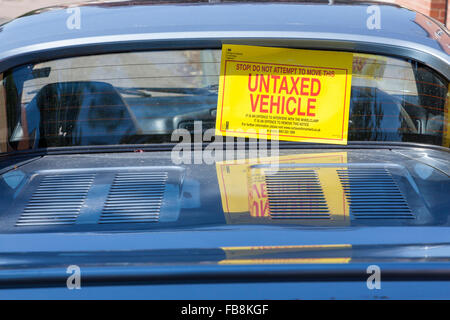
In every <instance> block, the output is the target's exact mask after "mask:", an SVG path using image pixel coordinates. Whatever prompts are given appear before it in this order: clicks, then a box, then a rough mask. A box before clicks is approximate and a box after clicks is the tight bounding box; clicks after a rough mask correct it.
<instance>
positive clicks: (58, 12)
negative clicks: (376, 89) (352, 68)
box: [0, 1, 450, 78]
mask: <svg viewBox="0 0 450 320" xmlns="http://www.w3.org/2000/svg"><path fill="white" fill-rule="evenodd" d="M164 2H165V3H164V4H161V3H158V4H155V3H154V2H152V1H150V2H145V1H144V2H143V1H121V2H109V3H108V2H107V3H90V4H81V5H78V6H76V7H78V8H79V11H77V10H78V9H73V6H59V7H50V8H45V9H41V10H35V11H33V12H30V13H29V14H26V15H24V16H21V17H19V18H16V19H14V20H12V21H10V22H8V23H6V24H3V25H2V26H1V27H0V72H1V71H4V70H5V69H6V68H10V67H12V66H14V65H18V64H23V63H27V62H30V61H35V60H36V59H52V58H58V57H64V56H70V54H72V55H79V54H93V53H102V52H110V51H122V50H134V49H136V46H133V45H132V44H133V43H134V44H135V45H136V44H139V48H140V49H146V47H145V45H143V44H144V43H149V42H152V41H153V42H154V41H159V42H161V41H165V43H166V45H165V47H170V45H167V42H172V43H173V44H174V45H175V43H177V41H182V40H187V41H190V42H191V43H192V41H194V42H195V41H200V42H201V41H205V40H208V41H213V40H214V41H216V42H215V46H218V47H220V46H219V43H218V42H217V41H219V42H227V41H228V42H233V41H234V40H236V41H237V42H239V40H242V39H245V40H247V42H248V41H250V42H253V43H252V44H265V42H264V41H261V40H273V41H275V42H274V43H272V44H271V43H270V41H269V43H268V45H282V46H285V45H289V46H292V43H293V41H303V42H302V43H298V44H296V45H294V46H295V47H308V48H315V47H317V48H323V49H339V50H342V49H343V50H349V51H360V52H368V53H381V54H390V55H398V56H403V57H410V58H413V59H416V60H418V61H420V62H423V63H425V64H428V65H430V66H432V67H434V68H435V69H437V70H439V71H440V72H442V73H443V74H444V75H445V76H446V77H447V78H449V76H450V70H448V68H449V67H448V63H449V58H448V57H449V56H448V53H449V52H450V51H449V48H450V47H449V46H450V43H449V35H448V30H446V29H445V27H443V26H442V25H441V24H439V23H438V22H436V21H434V20H433V19H431V18H428V17H426V16H424V15H422V14H420V13H417V12H415V11H412V10H409V9H406V8H403V7H400V6H397V5H390V4H385V3H376V2H356V3H355V2H352V3H349V2H346V1H308V2H303V1H301V2H296V3H293V2H281V3H280V2H278V3H269V2H264V1H263V2H258V3H254V2H239V3H235V2H225V3H223V2H222V3H204V2H202V1H194V2H186V3H171V1H164ZM211 2H216V1H211ZM329 3H333V4H332V5H329ZM374 6H376V7H374ZM377 10H379V11H377ZM77 12H79V17H80V20H79V25H76V23H75V24H74V21H75V20H73V19H75V15H77ZM378 12H379V18H380V20H379V22H380V23H379V26H378V27H379V28H378V27H373V26H374V25H373V21H374V20H373V15H374V14H377V13H378ZM370 19H372V20H371V21H372V24H371V23H370V22H368V21H369V20H370ZM200 42H196V43H197V46H196V47H202V46H204V45H205V43H200ZM287 42H289V43H287ZM318 42H320V43H318ZM99 44H100V45H101V46H102V47H103V49H99V48H97V49H95V48H94V47H98V46H99ZM210 44H213V43H212V42H211V43H210ZM191 46H192V44H191ZM87 47H90V49H87ZM181 47H182V46H181ZM213 47H214V46H213ZM71 48H72V49H74V50H68V49H71ZM147 49H148V48H147ZM411 50H412V51H414V52H412V51H411ZM63 51H64V52H65V53H64V54H62V52H63ZM57 52H59V54H57ZM27 57H28V58H27ZM443 69H444V70H443Z"/></svg>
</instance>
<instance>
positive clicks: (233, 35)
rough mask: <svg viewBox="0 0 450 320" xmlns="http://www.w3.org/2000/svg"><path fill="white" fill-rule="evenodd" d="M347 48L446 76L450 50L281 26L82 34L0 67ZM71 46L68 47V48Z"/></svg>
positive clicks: (15, 56)
mask: <svg viewBox="0 0 450 320" xmlns="http://www.w3.org/2000/svg"><path fill="white" fill-rule="evenodd" d="M243 41H245V44H252V45H268V46H269V45H276V46H290V47H297V48H311V49H327V50H347V51H358V52H366V53H374V54H386V55H392V56H399V57H403V58H407V59H414V60H417V61H419V62H421V63H423V64H425V65H427V66H429V67H431V68H433V69H435V70H436V71H438V72H440V73H441V74H442V75H444V76H445V77H446V78H447V79H450V67H449V62H450V59H449V55H447V54H445V53H444V52H443V51H440V50H438V49H436V48H432V47H429V46H426V45H422V44H418V43H415V42H410V41H404V40H398V39H393V38H385V37H376V36H361V35H353V34H344V33H316V32H285V31H282V32H281V31H280V32H278V31H267V32H266V31H213V32H210V31H200V32H168V33H142V34H127V35H112V36H99V37H85V38H78V39H67V40H59V41H52V42H45V43H39V44H33V45H29V46H24V47H19V48H16V49H13V50H9V51H6V52H2V53H0V72H3V71H5V70H7V69H9V68H12V67H14V66H17V65H21V64H26V63H30V62H34V61H45V60H51V59H57V58H64V57H71V56H76V55H89V54H101V53H107V52H126V51H132V50H140V51H143V50H149V49H165V48H182V47H184V48H187V47H191V48H211V47H216V48H220V46H221V44H222V43H224V42H226V43H242V42H243ZM68 49H71V50H68Z"/></svg>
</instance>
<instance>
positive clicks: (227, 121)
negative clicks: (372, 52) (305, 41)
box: [216, 45, 353, 144]
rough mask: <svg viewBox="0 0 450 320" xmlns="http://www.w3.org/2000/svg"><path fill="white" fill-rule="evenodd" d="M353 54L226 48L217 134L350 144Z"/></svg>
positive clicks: (251, 47) (223, 60) (223, 52)
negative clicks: (349, 119) (348, 139)
mask: <svg viewBox="0 0 450 320" xmlns="http://www.w3.org/2000/svg"><path fill="white" fill-rule="evenodd" d="M352 59H353V56H352V53H348V52H332V51H316V50H302V49H286V48H267V47H256V46H242V45H223V47H222V61H221V72H220V83H219V97H218V104H217V120H216V134H218V135H227V136H236V137H247V138H263V139H266V138H268V139H279V140H288V141H303V142H315V143H334V144H347V132H348V116H349V107H350V89H351V80H352Z"/></svg>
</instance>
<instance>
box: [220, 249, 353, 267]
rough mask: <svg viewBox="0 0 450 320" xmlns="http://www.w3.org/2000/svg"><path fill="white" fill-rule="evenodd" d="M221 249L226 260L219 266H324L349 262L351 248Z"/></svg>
mask: <svg viewBox="0 0 450 320" xmlns="http://www.w3.org/2000/svg"><path fill="white" fill-rule="evenodd" d="M221 249H222V250H223V251H225V255H226V259H224V260H222V261H219V264H226V265H242V264H306V263H318V264H324V263H348V262H350V260H351V258H350V253H351V249H352V246H351V245H350V244H331V245H291V246H253V247H222V248H221ZM287 256H288V257H287Z"/></svg>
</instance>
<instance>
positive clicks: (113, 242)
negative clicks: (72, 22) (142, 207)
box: [0, 3, 450, 299]
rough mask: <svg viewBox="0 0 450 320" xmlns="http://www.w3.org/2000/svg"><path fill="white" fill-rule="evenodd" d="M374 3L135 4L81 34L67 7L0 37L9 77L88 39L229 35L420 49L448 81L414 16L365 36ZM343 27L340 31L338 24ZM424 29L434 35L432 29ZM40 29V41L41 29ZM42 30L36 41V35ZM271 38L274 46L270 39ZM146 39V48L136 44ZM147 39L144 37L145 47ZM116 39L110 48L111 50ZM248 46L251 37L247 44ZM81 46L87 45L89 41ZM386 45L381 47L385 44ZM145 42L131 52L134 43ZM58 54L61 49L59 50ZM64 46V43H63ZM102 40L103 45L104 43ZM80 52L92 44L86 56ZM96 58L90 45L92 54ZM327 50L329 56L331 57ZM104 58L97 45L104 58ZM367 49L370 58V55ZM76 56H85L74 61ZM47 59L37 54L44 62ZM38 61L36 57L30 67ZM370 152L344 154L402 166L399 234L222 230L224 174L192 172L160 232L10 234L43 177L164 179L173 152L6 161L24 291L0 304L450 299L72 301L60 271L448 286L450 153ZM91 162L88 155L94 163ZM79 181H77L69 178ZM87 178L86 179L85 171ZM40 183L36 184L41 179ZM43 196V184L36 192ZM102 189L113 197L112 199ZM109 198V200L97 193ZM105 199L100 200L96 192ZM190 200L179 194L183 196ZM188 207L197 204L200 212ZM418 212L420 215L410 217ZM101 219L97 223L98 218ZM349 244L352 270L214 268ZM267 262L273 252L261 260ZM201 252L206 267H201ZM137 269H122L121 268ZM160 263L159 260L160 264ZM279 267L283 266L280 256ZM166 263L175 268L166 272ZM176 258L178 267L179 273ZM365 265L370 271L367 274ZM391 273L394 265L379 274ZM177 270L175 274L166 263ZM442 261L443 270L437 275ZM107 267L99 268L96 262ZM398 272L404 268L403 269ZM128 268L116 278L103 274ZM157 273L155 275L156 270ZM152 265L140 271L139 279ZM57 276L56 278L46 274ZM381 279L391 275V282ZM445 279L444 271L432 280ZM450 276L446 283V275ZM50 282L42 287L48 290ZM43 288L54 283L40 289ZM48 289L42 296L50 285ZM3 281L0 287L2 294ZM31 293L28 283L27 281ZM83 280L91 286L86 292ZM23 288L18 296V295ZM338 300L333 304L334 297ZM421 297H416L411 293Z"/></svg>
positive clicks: (95, 11)
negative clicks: (96, 174)
mask: <svg viewBox="0 0 450 320" xmlns="http://www.w3.org/2000/svg"><path fill="white" fill-rule="evenodd" d="M367 7H368V5H367V4H358V5H333V6H327V5H320V6H315V5H306V4H305V5H293V4H258V5H255V4H233V5H231V4H223V5H222V4H221V5H164V6H155V5H151V6H150V5H148V6H147V5H135V6H128V5H127V4H126V3H122V4H117V3H116V4H114V5H110V6H108V5H105V4H95V5H84V6H81V28H80V29H79V30H77V29H75V30H69V29H68V28H66V21H67V18H68V17H69V16H70V13H68V12H66V8H60V9H52V10H48V11H45V12H42V13H39V14H37V13H36V14H30V15H27V16H23V17H20V18H18V19H16V20H13V21H12V22H9V23H7V24H4V25H2V26H1V27H0V69H1V68H7V67H8V68H9V67H11V66H13V65H14V64H16V63H19V62H18V61H21V63H24V61H25V62H26V61H27V60H28V59H31V57H25V58H23V60H15V59H16V58H17V57H19V56H21V55H24V56H25V55H26V54H27V53H29V52H34V53H37V54H40V53H42V52H46V51H49V50H50V49H49V47H51V46H52V45H53V49H52V50H56V51H57V50H59V51H61V52H63V51H65V52H66V54H67V51H68V50H67V48H71V46H77V42H79V41H81V40H82V39H83V38H90V39H91V40H90V41H91V42H90V44H91V45H92V44H95V43H109V42H111V41H118V42H117V43H115V45H116V47H117V46H118V43H119V42H120V41H125V40H124V39H125V38H127V37H128V38H130V39H131V40H130V39H128V40H126V41H131V42H132V41H133V40H132V39H133V37H134V39H138V40H139V41H143V40H145V39H147V38H146V37H153V38H157V39H160V40H161V39H166V40H168V39H169V40H170V39H171V38H177V39H184V40H187V41H189V39H190V38H189V34H191V35H196V36H195V37H196V39H201V38H202V37H203V38H208V37H210V38H217V37H219V38H220V35H221V34H222V35H223V36H224V37H223V38H230V37H231V36H230V35H231V34H233V33H235V34H240V35H244V33H247V36H246V37H247V38H251V37H253V38H254V37H255V35H257V36H256V37H259V38H261V39H263V38H264V37H266V36H268V37H273V38H280V37H281V38H282V36H280V35H282V34H285V35H287V37H293V36H294V34H296V32H297V36H300V35H301V36H303V37H304V39H308V37H310V38H313V39H314V38H315V37H318V38H320V39H322V40H326V39H328V40H330V41H332V40H333V39H337V40H339V41H341V44H342V42H345V39H346V38H352V37H359V38H353V39H359V40H358V41H359V46H360V47H357V46H354V45H353V44H352V43H350V44H349V45H348V47H347V48H348V50H356V49H357V48H361V46H363V45H364V40H363V39H366V41H369V42H373V43H383V42H384V41H385V40H386V39H388V41H389V42H392V43H400V42H401V43H402V44H411V45H413V46H414V44H415V45H416V46H418V48H419V49H420V51H421V52H422V53H423V55H422V56H420V55H418V56H417V57H423V62H424V63H426V62H427V58H426V57H427V55H426V54H425V52H429V53H430V56H431V55H432V56H434V57H435V58H436V59H438V60H440V61H443V63H444V65H445V63H447V64H446V65H445V66H447V70H438V71H440V72H442V73H443V74H445V75H448V74H450V71H449V70H448V55H447V54H446V53H445V51H444V50H443V48H442V47H441V46H440V45H439V43H438V41H436V40H434V39H432V38H430V37H429V35H428V34H427V32H426V31H425V30H424V29H423V28H422V27H421V26H420V25H418V24H417V23H415V22H414V21H413V20H414V19H415V17H416V13H415V12H413V11H410V10H407V9H404V8H400V7H397V6H392V5H380V8H381V16H382V29H380V30H369V29H367V28H366V19H367V16H368V14H367V11H366V10H367ZM339 21H342V23H337V22H339ZM429 22H430V23H431V24H433V25H435V26H436V27H437V28H440V26H439V25H438V24H437V23H435V22H434V21H433V20H429ZM37 26H39V28H37ZM37 29H38V30H39V31H38V32H37V31H36V30H37ZM271 32H273V33H271ZM139 35H141V36H142V37H141V36H139ZM144 35H145V36H144ZM116 36H122V37H124V38H122V39H121V40H120V41H119V40H118V39H115V40H111V39H112V38H106V40H105V38H102V37H116ZM244 38H245V37H244ZM80 39H81V40H80ZM383 39H384V40H383ZM138 40H136V41H138ZM55 41H56V42H55ZM57 41H63V42H57ZM96 41H97V42H96ZM83 45H86V43H85V44H83ZM86 46H87V45H86ZM331 46H332V45H330V47H331ZM98 47H100V46H98ZM372 50H374V49H373V48H372ZM68 54H69V55H70V54H73V55H76V54H77V52H75V51H74V52H72V53H70V52H69V53H68ZM38 56H39V55H38ZM33 59H36V56H34V57H33ZM391 149H392V150H389V149H387V148H380V149H376V148H374V147H372V149H371V150H370V151H369V152H368V151H367V150H357V149H356V150H350V149H349V150H348V162H349V163H351V164H361V163H366V164H367V163H370V164H374V163H378V164H380V163H384V164H386V166H391V167H398V168H399V169H398V171H399V172H400V173H399V174H398V175H397V176H396V181H397V182H398V183H399V184H400V185H401V186H402V188H403V191H405V195H406V197H407V198H408V199H409V200H410V201H411V203H417V204H420V205H421V206H422V207H421V208H420V209H421V210H418V212H416V213H417V215H418V217H419V218H420V219H416V220H413V221H403V222H398V221H397V222H392V221H376V222H367V223H362V222H352V224H350V225H349V226H345V227H313V226H302V225H301V223H299V224H290V225H283V224H280V225H271V224H264V225H263V224H259V223H257V222H255V223H246V224H242V225H227V224H226V221H225V218H224V213H223V210H222V205H221V199H220V192H219V187H218V183H217V178H216V167H215V165H214V164H213V165H191V166H185V169H186V177H185V178H184V181H183V188H182V189H181V190H182V191H184V192H186V191H189V193H190V195H191V198H190V199H182V200H181V201H182V205H181V206H180V207H181V211H180V220H179V221H178V222H176V223H172V224H171V223H167V224H166V225H164V224H163V223H161V224H160V225H151V224H143V225H138V226H136V225H130V226H128V227H124V226H123V225H119V226H115V227H114V226H113V227H110V226H108V227H101V226H98V225H95V224H93V225H89V224H86V225H76V226H70V227H61V228H58V227H56V228H55V227H43V228H37V227H28V228H23V229H18V228H16V227H15V226H14V224H15V222H16V221H17V217H18V214H19V213H20V210H21V209H23V206H24V205H25V203H26V202H27V200H28V199H29V196H30V194H31V193H32V190H33V188H34V187H35V186H36V181H37V180H36V179H37V177H39V174H42V173H43V172H48V171H49V170H52V172H56V173H58V172H62V171H64V172H67V171H70V172H75V173H76V172H80V170H81V171H82V170H83V169H85V170H91V171H96V170H101V169H102V168H119V167H120V168H131V167H139V166H141V167H144V166H148V167H156V168H157V167H159V166H164V165H167V163H168V161H170V153H169V152H167V153H163V152H160V153H158V154H157V155H155V154H154V153H143V154H135V153H111V154H106V155H105V154H97V155H82V154H81V155H49V156H44V157H41V158H39V157H36V158H35V159H32V160H30V161H29V162H27V163H22V164H21V165H20V168H19V169H16V170H15V167H14V166H15V165H19V164H20V163H18V161H19V160H16V158H6V159H2V160H1V162H0V174H1V175H2V176H1V179H0V189H1V190H2V194H1V197H0V212H1V214H2V217H1V218H2V219H1V220H0V287H1V285H4V284H5V283H6V282H7V281H12V280H14V279H16V280H17V279H18V280H21V281H24V283H25V286H26V287H27V286H28V288H22V289H9V290H0V298H5V299H10V298H13V299H14V298H67V299H71V298H76V299H77V298H85V299H86V298H88V299H90V298H143V297H145V298H162V299H164V298H165V299H167V298H176V299H178V298H190V299H204V298H217V299H230V298H232V299H244V298H246V299H248V298H252V299H269V298H270V299H283V298H284V299H294V298H310V299H315V298H325V299H332V298H361V299H384V298H391V299H396V298H403V299H405V298H406V299H414V298H450V294H449V292H450V289H449V288H450V284H449V281H447V280H448V279H447V280H446V281H443V278H440V279H438V280H436V281H434V280H432V279H431V278H427V279H428V281H421V282H420V283H419V282H417V281H415V280H414V279H413V280H411V279H410V280H408V281H405V282H396V281H385V282H383V284H382V290H380V291H376V290H375V291H370V290H368V289H367V287H366V283H365V281H364V280H361V279H360V280H357V281H339V282H331V281H322V282H307V281H304V280H305V279H303V280H298V282H297V280H295V279H293V280H292V281H289V282H283V283H280V282H276V281H275V282H270V283H266V282H263V281H261V280H260V282H258V283H222V284H218V283H214V282H213V283H202V284H180V283H177V284H175V285H173V284H172V285H167V284H160V285H158V286H154V285H153V286H152V285H150V284H142V285H140V286H127V285H123V283H121V284H118V285H117V286H105V287H101V286H93V287H83V289H82V290H71V291H70V290H67V289H66V288H65V276H66V272H65V271H66V270H65V267H66V266H67V265H70V264H79V265H81V266H82V267H83V268H86V271H87V274H89V273H92V274H100V275H101V274H102V273H103V274H107V273H108V272H109V274H111V275H113V276H114V274H117V275H121V276H123V275H127V274H131V275H133V274H135V275H137V274H140V273H143V274H149V273H153V274H158V272H162V273H171V274H176V273H177V272H179V273H180V274H182V273H195V272H197V273H198V274H202V272H203V273H204V274H206V273H213V272H223V271H229V272H234V273H236V274H237V273H239V272H244V271H245V272H251V271H252V270H253V271H255V272H267V273H271V272H282V271H295V272H297V273H299V274H300V273H301V272H303V271H305V270H308V268H310V270H316V271H317V270H325V271H329V272H334V271H336V270H338V271H339V270H341V271H349V270H357V271H358V272H360V274H363V273H364V271H365V268H366V267H367V265H369V264H378V265H381V267H382V268H386V269H388V270H389V268H391V269H395V270H397V271H399V270H400V271H401V270H408V269H409V270H416V269H420V268H421V269H422V270H426V271H428V272H429V274H428V276H430V277H431V276H432V275H434V274H436V275H442V274H448V273H449V270H450V266H449V263H448V261H449V259H450V249H449V243H450V233H449V223H450V220H449V212H450V202H449V199H448V190H449V183H450V182H449V168H450V160H449V156H448V154H449V153H448V151H445V150H437V149H436V150H430V149H428V148H426V147H423V148H408V147H406V146H400V147H392V148H391ZM85 151H86V150H85ZM333 151H335V152H336V151H342V149H335V150H332V149H329V150H325V151H323V150H321V151H317V150H306V149H299V150H290V151H285V153H284V155H287V154H289V153H291V154H292V153H313V152H333ZM67 168H71V169H67ZM77 170H78V171H77ZM33 179H34V180H33ZM33 183H34V184H33ZM106 187H107V186H105V187H104V188H105V190H106ZM99 189H101V188H99ZM100 191H102V190H99V194H100V193H101V192H100ZM181 194H182V195H183V196H184V194H183V193H181ZM192 197H193V199H192ZM415 209H416V208H415ZM89 218H92V217H89ZM329 244H337V245H342V244H345V245H351V249H347V251H342V252H340V253H342V255H343V257H347V258H350V263H349V264H340V265H325V264H322V265H309V266H305V265H304V264H301V263H298V264H296V263H291V264H288V265H287V266H280V265H276V264H266V265H257V264H256V263H255V265H252V264H251V263H248V265H243V266H238V267H228V268H226V267H224V266H221V265H219V264H218V262H220V261H222V260H226V259H227V256H226V252H225V250H224V249H223V247H239V246H241V247H242V246H293V245H329ZM255 251H256V252H255V253H256V254H261V255H264V254H265V253H264V250H262V249H259V250H255ZM200 253H202V254H200ZM127 255H128V256H130V258H129V259H126V256H127ZM155 257H156V258H155ZM277 257H278V256H277ZM305 257H306V258H311V257H314V258H327V257H329V256H327V255H326V254H323V252H320V251H318V252H315V253H314V254H312V253H311V252H308V253H306V254H305V252H304V251H302V250H298V251H295V252H293V253H291V256H290V258H305ZM164 259H166V260H164ZM171 259H172V260H171ZM358 259H362V260H364V263H362V262H361V261H359V262H358ZM386 260H389V263H388V264H386V265H384V264H383V263H385V262H386ZM173 261H178V262H180V261H181V264H180V265H178V266H177V267H175V266H174V265H173V264H170V263H169V264H164V263H161V262H166V263H167V262H173ZM436 261H438V263H436ZM94 262H96V263H98V265H97V266H94V267H92V263H94ZM401 262H402V263H403V264H402V263H401ZM113 263H119V264H120V266H119V267H116V268H115V269H114V268H113V269H106V268H104V267H105V266H106V265H111V264H113ZM155 264H156V265H157V266H155ZM142 265H144V267H143V266H142ZM50 266H52V267H53V268H49V267H50ZM382 270H383V269H382ZM435 271H436V272H435ZM437 271H439V272H437ZM46 274H47V275H50V276H52V275H53V276H54V275H56V279H57V281H59V280H61V281H60V282H56V283H57V287H56V288H40V287H39V286H41V285H43V284H42V283H40V282H39V280H37V282H34V283H33V284H31V280H36V279H43V277H44V276H45V275H46ZM442 277H443V276H442ZM44 278H45V277H44ZM44 280H45V279H44ZM44 280H42V281H43V283H44V284H45V281H44ZM2 281H3V282H2ZM26 281H30V282H26ZM82 281H83V280H82ZM16 285H17V284H16ZM82 285H83V282H82ZM33 286H34V287H33ZM331 287H332V288H333V290H332V291H333V292H331V290H330V288H331ZM411 288H413V289H414V290H412V289H411Z"/></svg>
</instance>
